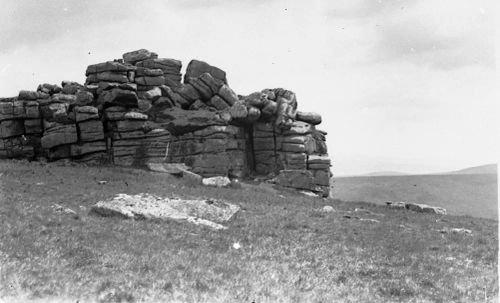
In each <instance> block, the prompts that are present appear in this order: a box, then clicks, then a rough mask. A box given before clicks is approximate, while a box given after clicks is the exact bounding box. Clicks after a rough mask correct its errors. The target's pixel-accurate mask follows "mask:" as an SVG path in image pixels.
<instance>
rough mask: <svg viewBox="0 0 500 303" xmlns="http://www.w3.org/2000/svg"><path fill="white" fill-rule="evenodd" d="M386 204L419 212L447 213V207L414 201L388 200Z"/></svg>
mask: <svg viewBox="0 0 500 303" xmlns="http://www.w3.org/2000/svg"><path fill="white" fill-rule="evenodd" d="M385 204H386V205H387V206H388V207H390V208H399V209H408V210H411V211H416V212H419V213H432V214H438V215H446V209H444V208H442V207H437V206H431V205H427V204H419V203H412V202H402V201H400V202H392V201H387V202H385Z"/></svg>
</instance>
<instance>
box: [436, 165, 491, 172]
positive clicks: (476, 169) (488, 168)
mask: <svg viewBox="0 0 500 303" xmlns="http://www.w3.org/2000/svg"><path fill="white" fill-rule="evenodd" d="M497 173H498V166H497V164H486V165H481V166H474V167H469V168H464V169H461V170H456V171H452V172H448V173H443V174H452V175H478V174H497Z"/></svg>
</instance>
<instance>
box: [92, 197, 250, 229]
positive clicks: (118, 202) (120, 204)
mask: <svg viewBox="0 0 500 303" xmlns="http://www.w3.org/2000/svg"><path fill="white" fill-rule="evenodd" d="M239 209H240V207H239V206H237V205H234V204H230V203H227V202H224V201H220V200H212V199H203V200H202V199H200V200H184V199H179V198H162V197H158V196H154V195H150V194H144V193H140V194H137V195H127V194H118V195H116V196H115V197H114V198H112V199H109V200H105V201H99V202H97V204H95V205H94V206H92V208H91V210H90V212H91V213H95V214H98V215H101V216H105V217H114V216H118V217H123V218H127V219H174V220H186V221H188V222H191V223H194V224H196V225H205V226H208V227H211V228H214V229H226V228H227V227H225V226H223V225H221V224H220V223H224V222H227V221H229V220H230V219H231V218H232V217H233V216H234V214H236V213H237V212H238V211H239Z"/></svg>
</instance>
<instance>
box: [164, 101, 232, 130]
mask: <svg viewBox="0 0 500 303" xmlns="http://www.w3.org/2000/svg"><path fill="white" fill-rule="evenodd" d="M155 122H157V123H158V124H159V125H160V126H161V127H163V128H165V129H167V130H168V131H169V132H170V133H172V134H173V135H182V134H184V133H188V132H192V131H196V130H199V129H203V128H206V127H208V126H213V125H227V122H226V121H224V120H223V119H222V118H221V116H220V115H219V114H218V113H216V112H211V111H201V110H200V111H192V110H183V109H180V108H177V107H176V108H169V109H166V110H164V111H162V112H160V113H157V115H156V121H155Z"/></svg>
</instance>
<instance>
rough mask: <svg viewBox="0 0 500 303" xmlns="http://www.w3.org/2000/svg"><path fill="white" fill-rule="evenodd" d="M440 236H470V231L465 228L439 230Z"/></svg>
mask: <svg viewBox="0 0 500 303" xmlns="http://www.w3.org/2000/svg"><path fill="white" fill-rule="evenodd" d="M439 232H440V233H442V234H472V230H470V229H467V228H463V227H461V228H443V229H441V230H439Z"/></svg>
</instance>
